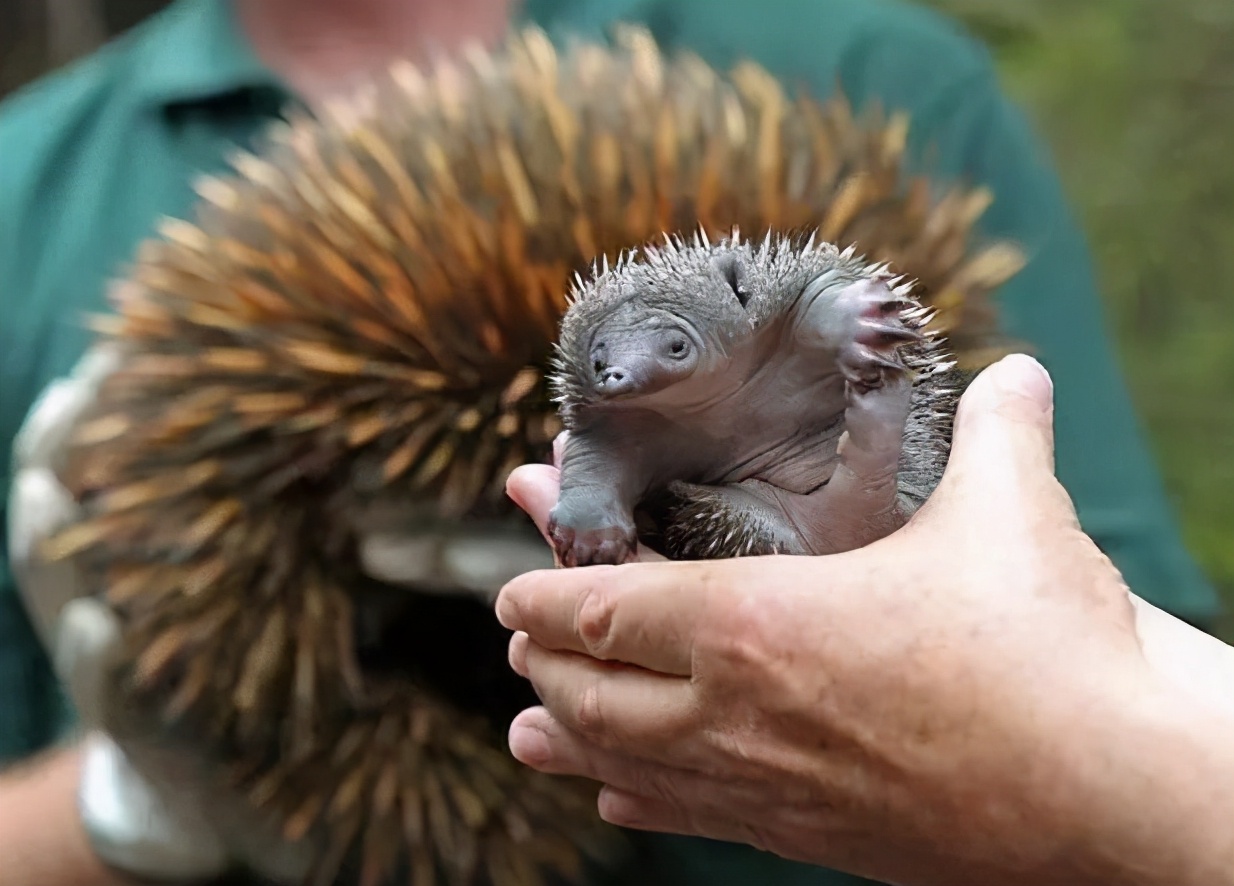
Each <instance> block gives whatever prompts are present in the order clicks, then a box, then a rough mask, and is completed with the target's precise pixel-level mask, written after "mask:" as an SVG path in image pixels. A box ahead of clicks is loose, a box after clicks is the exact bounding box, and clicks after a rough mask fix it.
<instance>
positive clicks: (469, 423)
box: [49, 29, 1020, 886]
mask: <svg viewBox="0 0 1234 886" xmlns="http://www.w3.org/2000/svg"><path fill="white" fill-rule="evenodd" d="M906 129H907V121H906V120H904V119H903V118H902V117H898V116H892V117H890V118H884V117H882V116H881V115H880V114H878V113H877V112H871V113H870V114H869V115H868V116H867V117H866V118H865V119H861V120H858V119H856V118H854V117H853V115H852V114H851V112H850V109H849V107H848V106H847V105H846V104H845V103H844V101H843V100H842V99H840V98H836V99H834V100H832V101H830V102H828V103H826V104H822V103H818V102H815V101H813V100H811V99H809V98H807V97H797V98H789V97H788V96H786V95H785V94H784V92H783V91H782V89H781V88H780V86H779V85H778V84H777V83H776V81H775V80H774V79H773V78H772V77H771V76H770V75H768V74H767V73H766V72H765V71H763V70H761V69H760V68H758V67H757V66H755V65H752V64H742V65H740V66H738V67H737V68H736V69H734V70H733V71H732V72H731V74H729V75H728V76H722V75H721V74H719V73H717V72H715V71H713V70H712V69H711V68H709V67H708V66H707V65H706V64H704V63H703V62H702V61H701V60H699V59H698V58H696V57H694V56H691V55H688V54H680V55H676V56H674V57H672V58H667V57H665V56H663V55H661V54H660V53H659V52H658V50H657V48H656V47H655V45H654V44H653V42H652V40H651V38H650V37H649V35H648V34H647V33H645V32H643V31H641V30H638V29H625V30H623V31H621V32H620V34H619V35H618V39H617V40H616V41H615V43H614V45H612V46H609V45H602V44H588V43H580V44H578V45H574V46H572V47H571V48H569V50H568V51H565V52H560V53H559V52H558V51H557V50H555V49H554V47H553V46H552V45H551V43H550V42H549V40H548V39H547V37H546V36H545V35H544V34H543V33H542V32H540V31H537V30H534V29H533V30H527V31H524V32H522V33H521V34H519V35H516V36H514V37H512V38H511V40H510V41H509V42H508V43H507V44H506V45H505V46H504V47H503V48H502V49H501V50H499V51H497V52H493V53H488V52H480V51H474V52H470V53H465V54H464V55H463V56H462V58H461V60H459V61H457V62H453V63H441V64H439V65H438V66H437V67H435V68H433V69H432V70H430V71H426V72H422V71H420V70H417V69H415V68H413V67H411V66H409V65H401V66H396V67H394V68H393V69H392V70H391V72H390V75H389V77H388V78H386V79H385V80H383V81H382V82H381V83H379V84H377V85H375V86H374V87H373V88H372V90H371V91H370V92H369V93H367V94H365V95H361V96H357V97H356V98H355V99H354V100H353V101H351V102H348V103H344V104H339V105H337V106H335V107H333V108H331V109H329V110H328V111H327V112H326V113H324V114H323V115H322V117H321V118H320V119H317V120H309V119H304V118H293V119H292V120H291V121H290V122H289V123H287V124H285V125H281V126H279V127H277V128H276V129H274V130H273V131H272V133H271V138H270V144H269V145H268V146H267V147H266V148H265V149H264V150H263V151H262V152H261V153H260V154H258V155H243V156H239V157H237V158H236V159H235V161H234V166H235V169H236V170H237V172H238V175H237V176H235V177H229V178H210V179H208V180H206V181H203V182H202V183H201V184H200V186H199V193H200V195H201V197H202V201H201V203H200V208H199V214H198V218H197V221H196V223H190V222H187V221H168V222H166V223H164V224H163V225H162V227H161V231H160V233H161V236H160V237H158V238H156V239H152V240H151V241H150V242H147V243H146V244H144V245H143V247H142V249H141V250H140V252H139V254H138V255H137V257H136V261H135V262H134V265H133V267H132V268H131V270H130V271H129V273H127V275H126V276H125V277H124V279H123V280H122V281H120V282H119V283H118V284H117V285H116V287H115V290H114V295H113V304H114V307H115V315H114V316H110V317H106V318H102V319H100V320H99V321H98V325H99V327H100V330H101V331H102V332H103V333H104V335H105V336H106V338H107V339H108V340H109V342H110V344H111V345H113V346H115V347H117V348H119V349H120V351H121V354H122V364H121V368H120V369H119V370H118V371H117V372H116V373H115V374H113V375H112V376H111V377H109V378H108V380H107V381H106V382H105V383H104V384H103V386H102V387H101V389H100V391H99V395H98V399H97V402H96V404H95V405H94V408H93V411H92V412H91V415H90V416H89V417H88V419H87V420H86V421H85V422H84V423H83V425H82V426H81V428H80V432H79V433H78V435H77V437H76V439H75V448H74V451H73V453H72V458H71V459H70V461H69V464H68V467H67V469H66V477H65V479H66V481H67V483H68V485H69V487H70V489H71V490H72V491H73V493H74V494H75V495H76V496H77V497H78V500H79V501H81V502H82V504H83V506H84V508H85V509H86V512H87V516H86V518H85V519H84V520H83V521H82V522H80V523H78V524H76V525H74V526H72V527H70V528H69V529H67V530H66V531H65V532H64V533H63V534H61V535H60V536H59V537H57V538H56V539H54V540H53V543H52V544H51V546H50V550H49V554H51V555H52V556H58V557H73V558H75V559H76V560H77V562H79V563H80V564H81V566H82V568H84V569H87V570H89V572H90V574H91V575H92V576H93V577H95V578H96V579H97V583H98V587H99V588H100V593H101V594H102V595H104V597H105V599H106V600H107V601H108V602H109V604H110V605H111V606H113V607H114V608H115V610H116V611H117V613H118V614H119V615H120V616H121V618H122V619H123V621H124V624H125V630H126V641H127V648H128V650H129V657H128V659H127V661H126V662H125V663H124V665H123V674H122V676H123V677H124V679H125V684H124V685H125V686H126V687H127V691H129V692H130V693H131V699H132V701H133V702H134V704H137V705H139V706H141V707H143V708H144V709H145V710H148V711H151V712H154V713H156V714H158V715H159V716H161V717H162V718H163V721H164V722H165V723H166V724H168V728H169V729H170V730H173V731H174V732H175V733H176V734H179V735H183V736H187V737H189V740H191V742H192V743H193V745H194V746H195V747H197V748H199V749H200V750H201V751H202V752H203V753H205V754H208V755H209V757H210V758H211V759H212V760H214V761H216V762H217V764H218V766H219V772H220V778H228V779H232V780H233V781H234V783H235V784H236V785H237V786H239V787H240V788H241V789H242V790H244V791H245V792H247V795H248V796H249V797H250V798H251V799H252V802H253V803H254V804H256V805H257V806H259V807H261V808H263V809H266V810H270V811H272V812H273V813H274V814H275V815H277V816H278V818H279V820H281V821H282V822H283V824H284V828H283V829H284V832H285V834H286V836H287V837H288V838H289V839H300V838H303V839H306V840H309V841H311V843H312V845H313V846H315V847H319V848H320V856H319V858H318V860H317V862H316V863H315V865H314V868H313V871H312V880H313V882H315V883H330V882H361V883H365V884H373V883H384V882H395V881H397V882H408V881H411V882H414V883H417V884H436V883H443V884H444V883H450V884H479V883H492V884H494V886H500V884H537V883H541V882H546V881H547V880H548V879H551V878H554V877H561V878H564V879H565V880H566V881H569V882H579V881H580V878H582V876H583V874H582V870H583V868H582V865H583V862H584V860H585V859H586V858H588V857H592V856H594V857H603V855H604V853H603V849H604V847H605V846H606V845H607V843H606V839H607V835H608V834H609V833H610V831H609V829H608V828H607V827H605V826H603V825H602V824H601V823H600V822H599V821H598V819H597V818H596V816H595V814H594V789H593V787H592V786H590V785H586V784H579V783H577V782H574V781H571V780H566V779H560V778H549V777H545V776H541V775H539V774H537V773H535V772H532V771H530V770H528V769H526V768H524V767H522V766H520V765H519V764H518V763H516V762H515V761H514V760H513V759H512V758H510V756H509V755H508V753H507V752H506V749H505V744H504V734H505V727H506V725H507V724H508V721H509V718H510V716H511V715H512V714H513V713H514V712H515V711H517V710H519V709H521V708H522V707H524V706H526V704H528V703H534V697H532V696H530V693H529V690H528V689H527V688H526V687H525V686H524V685H523V684H521V683H516V682H515V681H513V680H509V679H508V678H507V677H503V676H499V675H498V672H500V673H501V674H504V673H505V667H504V664H505V637H504V634H503V633H501V632H500V631H497V630H495V629H494V628H493V627H492V624H493V622H492V616H491V613H490V612H489V611H488V609H487V606H486V604H484V603H482V602H480V601H472V603H470V604H464V603H458V602H445V601H443V598H441V597H437V596H434V595H420V594H417V593H415V592H414V591H411V590H405V589H397V590H394V591H392V590H391V589H388V588H381V587H375V585H376V583H375V582H374V581H373V580H372V579H368V578H365V577H364V576H363V575H362V573H361V570H360V566H359V559H358V555H357V532H356V527H357V525H358V524H359V523H360V522H362V519H363V518H362V516H361V515H363V514H365V513H370V512H371V511H372V510H373V509H374V508H378V507H380V506H382V505H383V503H390V502H395V503H401V502H410V503H414V504H417V505H418V506H420V507H421V509H422V511H424V512H427V513H428V514H429V516H430V517H432V518H433V519H434V520H437V521H458V520H481V519H483V520H510V521H513V522H514V523H517V524H519V525H523V523H524V518H523V516H522V515H521V514H519V513H517V512H516V511H515V509H514V508H513V506H512V505H511V504H510V503H509V502H508V501H507V499H506V497H505V495H504V482H505V479H506V476H507V474H508V473H509V471H510V470H511V469H512V468H514V467H515V466H517V465H519V464H522V463H525V462H532V461H543V460H545V459H546V458H547V457H548V454H549V451H550V446H551V442H552V440H553V438H554V437H555V436H556V434H557V433H558V432H559V430H560V428H561V426H562V424H561V420H560V418H559V416H558V413H557V409H556V406H555V404H554V402H553V400H552V391H551V390H550V385H549V381H548V376H549V374H550V373H551V372H552V366H553V362H552V361H553V359H554V352H553V347H554V342H555V339H556V337H557V332H558V325H559V322H560V321H561V318H562V316H563V314H564V312H565V311H566V308H567V290H568V287H569V284H570V280H571V278H572V276H573V275H574V274H576V273H587V272H588V268H589V267H591V266H592V263H593V261H595V260H596V259H597V258H598V257H612V256H616V255H618V254H620V253H621V252H622V251H623V250H628V249H633V248H636V247H638V246H639V245H641V244H645V243H647V242H649V241H651V240H653V239H657V238H659V237H660V236H661V235H662V234H664V233H665V232H678V231H691V230H698V229H700V228H701V229H702V230H703V231H704V232H707V234H708V235H709V236H722V235H725V234H727V233H729V232H730V231H732V230H734V229H739V230H740V231H742V232H747V233H751V234H756V235H758V236H759V237H761V234H762V232H766V231H769V230H776V231H797V230H811V231H817V236H818V238H819V241H820V242H825V243H829V244H830V243H834V244H839V245H840V246H841V247H845V246H848V245H850V244H854V243H855V244H857V249H858V251H859V252H860V253H861V254H863V255H865V256H866V257H868V259H869V260H870V261H878V262H888V263H890V264H891V265H892V266H893V267H894V268H895V269H896V272H897V273H904V274H908V275H910V276H911V277H912V279H913V280H915V281H916V284H915V285H914V286H913V287H912V292H911V294H912V295H913V296H914V297H917V298H920V299H921V301H922V303H923V304H927V305H929V306H931V307H932V308H933V309H934V310H935V311H936V316H935V317H934V320H933V321H932V328H933V329H935V330H938V331H940V332H944V333H946V334H947V336H948V340H949V345H950V347H951V348H952V349H953V351H954V352H955V355H956V357H957V359H959V360H960V362H961V363H967V364H969V365H981V364H982V363H984V362H986V361H987V360H988V359H989V357H990V356H991V355H992V354H994V353H998V350H997V344H996V343H995V341H994V318H993V313H992V311H991V309H990V305H989V303H988V301H987V295H988V294H989V293H990V292H991V291H992V290H993V289H995V288H996V287H997V286H999V285H1001V284H1002V283H1003V282H1004V281H1005V280H1006V279H1007V278H1008V277H1009V276H1011V275H1012V274H1014V273H1015V272H1016V271H1017V270H1018V268H1019V265H1020V257H1019V255H1018V253H1017V252H1016V251H1015V250H1014V249H1013V248H1011V247H1008V246H1005V245H1000V244H994V245H990V246H987V247H984V248H981V249H976V248H970V245H969V242H968V241H969V238H970V231H971V228H972V225H973V223H974V221H975V219H976V218H977V217H978V216H979V215H980V213H981V212H982V211H983V209H984V208H985V206H986V205H987V203H988V200H989V195H987V194H986V193H984V192H982V191H977V190H974V191H968V190H963V189H959V188H956V189H952V190H950V191H948V192H946V193H945V194H942V195H940V194H938V193H935V192H934V191H933V187H932V183H930V182H928V181H926V180H924V179H917V180H912V181H909V180H907V179H906V177H905V175H904V174H903V171H902V157H903V150H904V143H905V135H906ZM990 348H994V350H989V349H990ZM391 593H393V594H395V595H396V596H397V597H398V598H399V599H400V600H401V601H402V602H403V605H404V611H403V615H402V617H401V618H400V620H399V628H398V642H397V643H396V644H395V650H394V651H395V653H397V654H389V655H379V656H376V658H374V657H373V656H369V655H366V654H363V653H362V650H360V649H359V648H358V646H357V640H356V630H357V628H356V625H357V622H358V621H359V620H361V616H362V615H363V613H364V611H365V607H367V606H368V605H369V603H368V601H369V599H370V596H381V597H384V598H386V599H388V597H389V595H390V594H391ZM383 605H384V604H383ZM468 606H470V608H467V607H468ZM452 607H453V608H452ZM408 649H410V650H411V651H410V652H408V651H407V650H408ZM386 651H387V652H388V651H389V650H386ZM450 656H453V658H451V659H450V661H449V663H448V665H447V664H444V663H443V662H444V661H445V659H446V658H447V657H450ZM378 659H380V660H379V661H378ZM392 661H394V663H393V664H392V663H391V662H392ZM502 680H506V681H507V682H505V683H503V682H502ZM336 877H337V878H338V879H336Z"/></svg>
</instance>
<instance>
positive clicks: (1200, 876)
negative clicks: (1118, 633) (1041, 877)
mask: <svg viewBox="0 0 1234 886" xmlns="http://www.w3.org/2000/svg"><path fill="white" fill-rule="evenodd" d="M1106 727H1107V728H1106V730H1105V732H1104V736H1103V737H1104V745H1105V746H1103V742H1101V741H1090V742H1088V747H1089V754H1090V755H1089V757H1088V761H1087V765H1086V767H1085V771H1084V772H1083V773H1079V774H1077V776H1076V781H1075V784H1076V785H1077V786H1078V789H1079V790H1081V791H1083V790H1085V789H1086V788H1088V789H1091V791H1092V794H1091V796H1092V797H1093V798H1094V802H1093V803H1092V804H1091V805H1086V804H1083V803H1080V804H1077V805H1076V807H1075V812H1076V813H1077V814H1078V815H1077V819H1076V830H1075V831H1074V833H1073V836H1074V837H1076V838H1079V839H1077V841H1076V842H1077V843H1078V844H1080V845H1083V846H1084V847H1085V851H1083V852H1082V853H1078V855H1079V856H1082V858H1077V870H1076V871H1075V874H1076V875H1080V874H1082V875H1083V876H1084V879H1080V878H1079V876H1076V877H1075V878H1074V879H1066V880H1065V881H1066V882H1076V883H1090V882H1091V883H1094V884H1097V883H1101V884H1118V886H1230V884H1234V825H1232V824H1231V822H1234V717H1231V716H1230V715H1228V714H1226V713H1224V712H1221V711H1214V710H1212V709H1211V708H1208V707H1207V706H1205V705H1204V704H1203V703H1200V702H1197V700H1196V699H1194V698H1193V697H1191V696H1188V695H1180V694H1178V693H1177V692H1176V690H1175V687H1174V686H1172V685H1170V684H1168V683H1166V682H1163V683H1162V687H1161V690H1160V691H1159V692H1157V693H1156V694H1154V695H1151V696H1147V697H1146V698H1145V700H1144V702H1143V703H1142V704H1136V705H1135V706H1133V707H1132V708H1130V709H1129V710H1127V711H1125V712H1124V715H1123V716H1121V717H1117V718H1111V719H1110V720H1108V721H1107V723H1106ZM1086 812H1087V815H1085V813H1086ZM1085 832H1087V834H1085ZM1081 835H1085V836H1086V837H1087V839H1084V838H1082V836H1081ZM1038 882H1040V881H1038Z"/></svg>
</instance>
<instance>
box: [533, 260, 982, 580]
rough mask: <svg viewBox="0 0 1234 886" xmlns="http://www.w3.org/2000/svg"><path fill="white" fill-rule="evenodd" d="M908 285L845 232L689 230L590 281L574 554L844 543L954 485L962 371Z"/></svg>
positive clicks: (572, 378) (831, 547)
mask: <svg viewBox="0 0 1234 886" xmlns="http://www.w3.org/2000/svg"><path fill="white" fill-rule="evenodd" d="M908 289H909V287H908V286H907V285H903V283H902V281H899V280H897V279H894V278H893V276H892V275H891V274H890V273H888V272H887V271H886V270H885V269H884V268H882V267H874V266H869V265H867V264H865V263H864V262H863V261H861V260H860V259H858V258H856V257H854V256H853V255H852V254H851V252H846V253H841V252H840V251H839V250H837V249H836V248H835V247H834V246H831V245H830V244H825V243H824V244H815V243H814V242H813V241H810V242H809V243H795V242H792V241H789V240H787V239H783V238H781V239H775V240H768V241H767V242H765V243H764V244H762V245H761V246H758V247H756V246H752V245H751V244H748V243H744V242H741V241H739V240H726V241H722V242H720V243H717V244H707V243H705V242H702V241H695V242H694V243H693V244H691V245H686V244H685V243H683V242H679V241H671V242H670V243H669V244H668V245H666V246H664V247H662V248H660V249H645V250H643V251H641V252H640V253H639V254H637V255H632V256H628V257H623V259H622V261H621V262H619V263H618V265H617V266H615V267H613V268H611V269H606V270H604V271H603V272H601V273H598V274H596V275H594V277H593V278H592V279H591V280H590V281H589V282H587V283H586V284H584V285H583V287H581V289H580V291H579V292H578V293H577V294H576V301H575V303H574V304H573V305H572V306H571V308H570V309H569V311H567V313H566V315H565V317H564V318H563V321H562V328H561V335H560V339H559V343H558V347H559V355H558V373H557V375H556V376H555V377H554V385H555V388H556V390H557V394H558V398H559V401H560V403H561V409H562V416H563V419H564V421H565V424H566V427H567V428H568V430H569V432H570V433H569V437H568V439H567V442H566V445H565V447H564V450H563V452H562V459H561V495H560V498H559V501H558V504H557V506H556V507H555V508H554V509H553V512H552V514H551V515H550V523H549V531H550V535H551V537H552V539H553V543H554V546H555V548H556V550H557V554H558V556H559V557H560V559H561V562H562V563H563V565H566V566H582V565H590V564H597V563H621V562H625V561H626V560H629V559H631V558H632V557H633V554H634V550H635V544H636V541H637V539H638V538H639V535H640V533H639V530H638V529H637V528H636V512H637V513H640V514H644V515H646V516H647V517H648V518H649V519H650V520H651V523H652V524H653V526H654V527H655V529H654V531H653V535H658V536H659V537H658V539H657V543H658V544H659V546H660V547H661V548H662V549H663V550H664V551H665V553H666V554H667V555H668V556H670V557H673V558H675V559H688V558H694V559H697V558H707V557H726V556H736V555H741V554H761V553H772V552H781V553H802V554H804V553H815V554H821V553H834V552H838V551H843V550H849V549H852V548H855V547H860V546H862V545H864V544H868V543H870V542H872V541H874V540H876V539H878V538H881V537H883V536H885V535H887V534H889V533H890V532H892V531H894V530H895V529H896V528H898V527H899V526H901V525H903V523H904V522H905V521H906V520H907V519H908V517H909V516H910V515H911V514H912V512H913V511H914V510H915V509H916V508H917V507H919V506H920V504H921V502H922V501H924V499H925V497H926V496H927V495H928V494H929V492H930V491H931V490H932V489H933V488H934V486H935V485H936V484H937V481H938V479H939V477H940V476H941V472H942V467H943V464H944V463H945V461H946V455H947V452H948V450H949V446H950V429H951V417H952V414H953V413H954V406H955V402H956V400H957V399H958V396H959V393H960V388H962V386H963V381H964V380H963V379H961V378H960V376H959V374H958V373H956V372H954V371H948V370H947V367H946V366H944V364H942V363H941V358H940V356H939V352H938V344H939V342H938V341H937V340H936V339H934V338H933V337H927V336H926V335H924V334H923V333H922V331H921V330H920V327H922V326H923V325H924V323H925V322H926V321H927V320H928V316H926V312H925V311H923V310H922V309H921V307H920V306H919V305H918V304H917V303H916V302H915V301H913V300H912V299H911V298H910V297H909V296H908Z"/></svg>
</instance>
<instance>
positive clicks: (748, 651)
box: [708, 594, 777, 670]
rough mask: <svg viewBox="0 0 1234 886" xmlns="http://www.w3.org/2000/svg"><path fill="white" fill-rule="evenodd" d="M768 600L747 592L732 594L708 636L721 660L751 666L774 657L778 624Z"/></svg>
mask: <svg viewBox="0 0 1234 886" xmlns="http://www.w3.org/2000/svg"><path fill="white" fill-rule="evenodd" d="M768 602H769V601H767V600H760V599H758V597H756V596H754V595H748V594H746V595H742V596H739V597H730V598H729V599H728V600H727V601H726V603H725V605H724V606H723V607H722V608H720V609H719V610H718V612H717V617H716V618H715V619H714V621H713V629H712V630H711V631H710V632H709V638H708V640H709V642H708V645H709V647H710V652H711V654H712V655H714V656H715V658H716V659H717V661H718V662H720V663H723V664H726V665H729V666H732V667H734V668H737V669H740V670H748V669H751V668H757V667H761V666H762V665H765V664H766V663H767V662H768V660H769V659H771V658H773V657H774V651H775V648H776V642H777V640H776V637H775V634H776V628H777V625H776V624H775V619H774V617H773V615H772V612H771V608H770V607H769V605H768Z"/></svg>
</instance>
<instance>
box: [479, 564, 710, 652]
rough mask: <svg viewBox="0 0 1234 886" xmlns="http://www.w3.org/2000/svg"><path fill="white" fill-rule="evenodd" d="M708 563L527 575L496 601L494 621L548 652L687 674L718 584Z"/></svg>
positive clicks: (634, 565)
mask: <svg viewBox="0 0 1234 886" xmlns="http://www.w3.org/2000/svg"><path fill="white" fill-rule="evenodd" d="M709 569H710V566H709V564H705V563H668V562H665V563H632V564H626V565H622V566H588V567H582V568H578V569H559V570H543V571H537V572H529V573H525V574H524V575H520V576H518V577H517V578H515V579H514V580H512V581H511V582H509V583H508V584H507V585H506V586H505V587H504V588H502V590H501V593H500V594H499V595H498V597H497V603H496V607H495V609H496V613H497V618H498V620H499V621H500V622H501V624H502V625H504V626H505V627H506V628H507V629H509V630H512V631H525V632H526V633H527V634H528V635H529V636H530V637H531V639H532V640H533V641H535V642H536V643H538V644H539V645H541V646H543V647H545V648H546V649H556V650H562V651H570V652H577V653H581V654H584V655H589V656H591V657H593V658H597V659H601V660H607V661H621V662H626V663H627V664H632V665H638V666H639V667H643V668H647V669H649V670H653V671H659V672H660V673H663V674H675V675H679V676H688V675H689V674H690V673H691V661H692V658H693V638H694V635H695V632H696V630H697V629H698V626H699V625H700V624H701V623H702V620H703V619H704V618H705V617H706V613H707V612H708V608H709V605H710V603H709V599H710V598H711V597H712V595H713V594H714V593H716V591H715V589H716V588H717V587H718V585H717V583H716V582H715V581H712V580H709V579H708V575H707V572H708V570H709Z"/></svg>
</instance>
